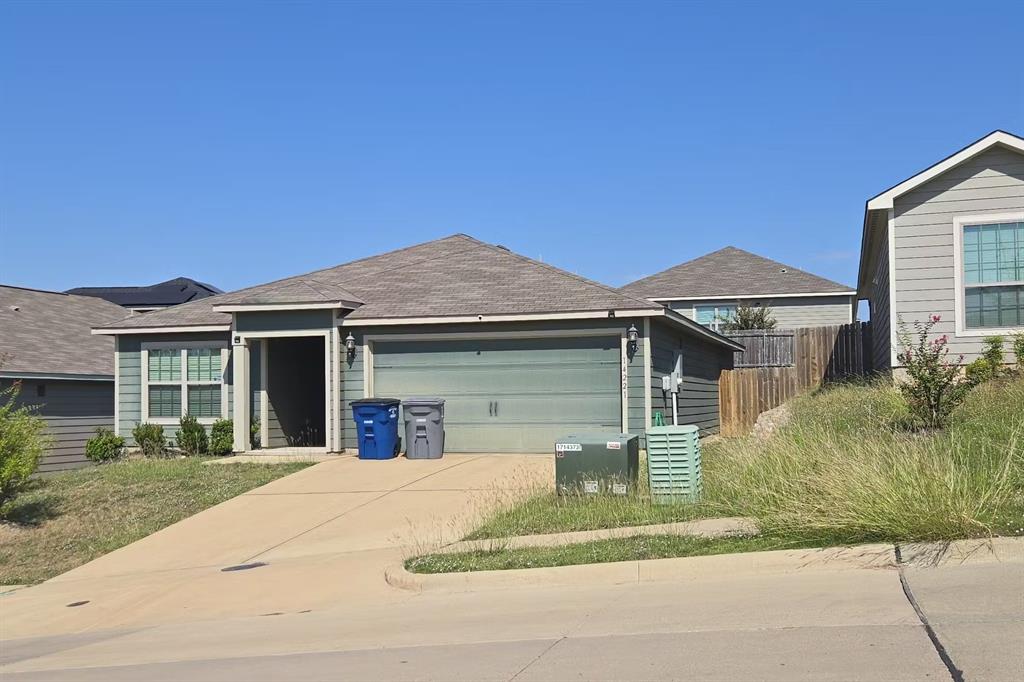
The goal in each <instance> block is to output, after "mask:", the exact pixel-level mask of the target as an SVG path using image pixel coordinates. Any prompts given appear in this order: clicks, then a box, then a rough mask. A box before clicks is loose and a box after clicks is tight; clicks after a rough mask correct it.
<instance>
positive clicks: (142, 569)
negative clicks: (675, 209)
mask: <svg viewBox="0 0 1024 682" xmlns="http://www.w3.org/2000/svg"><path fill="white" fill-rule="evenodd" d="M552 477H553V471H552V465H551V460H550V457H543V456H516V455H500V456H487V455H450V456H446V457H445V458H444V459H441V460H418V461H417V460H406V459H404V458H402V459H394V460H386V461H360V460H358V459H356V458H354V457H337V458H334V459H332V460H331V461H328V462H323V463H321V464H317V465H315V466H312V467H310V468H308V469H304V470H302V471H300V472H298V473H296V474H293V475H291V476H287V477H285V478H282V479H278V480H276V481H274V482H272V483H270V484H268V485H265V486H263V487H261V488H258V489H256V490H253V491H250V492H248V493H246V494H244V495H240V496H238V497H236V498H234V499H231V500H228V501H227V502H224V503H223V504H220V505H217V506H216V507H213V508H211V509H208V510H206V511H204V512H201V513H199V514H197V515H195V516H193V517H190V518H188V519H185V520H183V521H181V522H179V523H176V524H174V525H173V526H170V527H168V528H165V529H164V530H161V531H159V532H157V533H154V534H153V535H150V536H149V537H146V538H144V539H142V540H140V541H138V542H135V543H133V544H131V545H128V546H127V547H123V548H121V549H119V550H117V551H114V552H111V553H110V554H107V555H105V556H102V557H100V558H98V559H96V560H95V561H92V562H90V563H88V564H85V565H84V566H81V567H79V568H76V569H74V570H72V571H69V572H68V573H65V574H63V575H60V576H57V577H56V578H53V579H52V580H50V581H47V582H46V583H43V584H41V585H37V586H35V587H31V588H28V589H23V590H19V591H17V592H15V593H12V594H8V595H5V596H4V597H2V600H0V611H2V618H0V638H2V639H12V638H21V637H33V636H41V635H54V634H66V633H80V632H88V631H91V630H95V629H106V628H124V627H138V626H146V625H153V624H158V623H170V622H178V621H189V620H200V619H204V618H224V617H235V616H257V615H259V614H263V613H275V612H287V611H300V610H305V609H314V608H316V609H319V608H324V607H325V606H328V605H334V604H342V603H371V602H373V603H377V602H382V603H386V602H388V601H389V600H392V601H393V600H396V599H402V598H404V595H401V594H396V593H395V592H394V591H393V590H391V589H390V588H388V587H387V585H386V584H385V582H384V580H383V578H382V570H383V566H384V565H386V564H387V563H389V562H391V561H395V560H399V559H401V557H402V556H404V555H406V554H408V553H411V552H413V551H417V550H418V549H421V548H422V549H431V548H433V547H436V546H439V545H440V544H443V543H447V542H451V541H453V540H456V539H458V538H459V537H461V536H462V534H463V533H464V531H465V530H466V528H467V527H468V526H470V525H472V524H473V522H474V521H475V520H476V519H477V518H478V516H479V514H480V513H482V511H483V510H485V509H487V508H488V507H489V506H490V505H492V504H494V502H495V500H496V499H498V498H500V497H509V496H515V495H518V494H522V493H523V492H525V491H526V490H528V489H529V488H530V487H531V486H533V485H535V484H537V483H538V482H539V483H542V484H548V485H550V484H551V479H552ZM252 563H263V564H265V565H264V566H260V567H258V568H253V569H251V570H242V571H232V572H224V571H222V569H223V568H226V567H230V566H236V565H240V564H252ZM75 602H86V603H84V604H82V605H80V606H75V607H68V606H67V605H68V604H71V603H75Z"/></svg>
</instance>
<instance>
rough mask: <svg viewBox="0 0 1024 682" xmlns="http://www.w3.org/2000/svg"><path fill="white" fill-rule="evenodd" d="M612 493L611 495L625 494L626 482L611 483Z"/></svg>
mask: <svg viewBox="0 0 1024 682" xmlns="http://www.w3.org/2000/svg"><path fill="white" fill-rule="evenodd" d="M612 494H613V495H625V494H626V484H625V483H612Z"/></svg>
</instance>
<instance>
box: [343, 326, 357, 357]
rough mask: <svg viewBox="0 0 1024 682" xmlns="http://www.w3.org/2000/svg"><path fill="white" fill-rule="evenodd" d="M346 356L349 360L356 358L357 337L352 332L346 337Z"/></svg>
mask: <svg viewBox="0 0 1024 682" xmlns="http://www.w3.org/2000/svg"><path fill="white" fill-rule="evenodd" d="M345 355H346V356H347V357H348V359H349V360H352V358H354V357H355V356H356V337H354V336H352V332H349V333H348V336H346V337H345Z"/></svg>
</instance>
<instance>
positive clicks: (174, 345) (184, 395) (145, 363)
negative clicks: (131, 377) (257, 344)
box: [141, 341, 230, 426]
mask: <svg viewBox="0 0 1024 682" xmlns="http://www.w3.org/2000/svg"><path fill="white" fill-rule="evenodd" d="M197 348H212V349H219V350H220V381H189V380H188V351H189V350H190V349H197ZM167 349H172V350H179V351H180V352H181V376H180V378H179V380H178V381H154V382H152V385H153V386H180V387H181V414H182V415H186V414H188V385H189V384H193V385H200V384H201V385H204V386H216V385H219V386H220V416H219V417H197V418H196V421H198V422H199V423H200V424H204V425H209V424H213V423H214V422H215V421H217V420H218V419H228V418H229V414H228V385H227V382H226V381H224V375H225V373H226V372H227V368H228V358H229V357H230V353H229V351H228V347H227V344H226V343H224V342H223V341H147V342H145V343H143V344H142V362H141V370H142V396H141V398H142V400H141V402H142V410H141V413H142V421H143V422H146V423H149V424H160V425H163V426H168V425H177V424H178V423H179V421H180V417H150V416H149V387H150V385H151V383H150V381H149V352H150V351H151V350H167Z"/></svg>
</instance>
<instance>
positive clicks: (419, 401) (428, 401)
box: [402, 398, 444, 407]
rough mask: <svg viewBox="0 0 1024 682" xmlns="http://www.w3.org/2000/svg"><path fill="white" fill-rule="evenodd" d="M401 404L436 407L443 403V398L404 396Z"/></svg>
mask: <svg viewBox="0 0 1024 682" xmlns="http://www.w3.org/2000/svg"><path fill="white" fill-rule="evenodd" d="M402 404H403V405H409V406H410V407H419V406H421V405H422V406H425V407H437V406H440V405H444V398H406V399H405V400H403V401H402Z"/></svg>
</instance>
